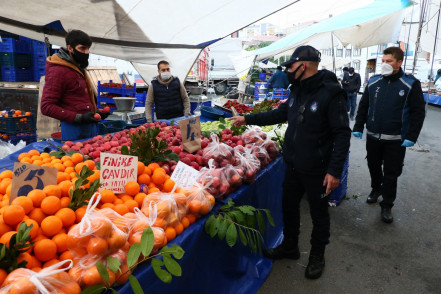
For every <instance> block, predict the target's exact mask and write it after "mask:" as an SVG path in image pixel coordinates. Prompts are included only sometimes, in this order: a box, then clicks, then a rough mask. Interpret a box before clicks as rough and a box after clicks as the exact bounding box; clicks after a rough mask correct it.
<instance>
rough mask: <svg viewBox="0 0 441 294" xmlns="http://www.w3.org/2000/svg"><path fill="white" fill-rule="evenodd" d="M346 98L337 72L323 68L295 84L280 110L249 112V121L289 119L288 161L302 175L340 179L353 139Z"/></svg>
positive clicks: (285, 154) (285, 153) (268, 122)
mask: <svg viewBox="0 0 441 294" xmlns="http://www.w3.org/2000/svg"><path fill="white" fill-rule="evenodd" d="M346 100H347V97H346V93H345V92H344V90H343V89H342V88H341V87H340V85H339V83H338V81H337V77H336V76H335V74H333V73H332V72H330V71H327V70H321V71H319V72H318V73H317V74H315V75H313V76H311V77H309V78H307V79H304V80H302V81H301V82H300V85H299V86H291V93H290V96H289V98H288V100H287V101H286V102H285V103H282V104H281V105H280V106H279V108H278V109H275V110H272V111H268V112H264V113H258V114H251V115H247V116H245V120H246V123H247V124H256V125H271V124H276V123H283V122H286V121H288V129H287V130H286V133H285V141H284V145H283V157H284V159H285V161H286V162H287V163H288V164H289V165H290V166H291V167H293V168H294V170H295V171H297V172H299V173H302V174H309V175H324V174H325V173H329V174H331V175H332V176H334V177H336V178H340V176H341V173H342V171H343V166H344V163H345V161H346V157H347V154H348V151H349V146H350V139H351V129H350V128H349V119H348V115H347V112H346V104H347V102H346ZM303 107H304V110H303V112H302V109H303ZM300 117H303V119H301V118H300Z"/></svg>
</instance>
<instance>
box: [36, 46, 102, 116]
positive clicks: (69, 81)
mask: <svg viewBox="0 0 441 294" xmlns="http://www.w3.org/2000/svg"><path fill="white" fill-rule="evenodd" d="M87 112H96V101H95V96H94V94H93V88H92V83H91V81H90V78H89V76H88V75H87V73H86V72H85V71H83V70H81V69H79V68H78V66H76V65H75V64H74V62H73V61H72V60H71V58H70V56H69V54H68V52H67V50H66V49H65V48H61V50H60V51H59V52H58V53H56V54H54V55H52V56H49V57H48V58H47V59H46V77H45V85H44V88H43V95H42V97H41V113H42V114H44V115H47V116H50V117H53V118H55V119H58V120H60V121H65V122H69V123H72V122H74V119H75V116H76V115H77V114H83V113H87Z"/></svg>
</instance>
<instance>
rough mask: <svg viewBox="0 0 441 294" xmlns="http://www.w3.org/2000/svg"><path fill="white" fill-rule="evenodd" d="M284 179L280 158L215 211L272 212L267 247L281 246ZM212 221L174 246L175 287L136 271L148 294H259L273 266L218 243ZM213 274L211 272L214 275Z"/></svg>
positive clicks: (2, 164) (126, 289)
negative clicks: (179, 251)
mask: <svg viewBox="0 0 441 294" xmlns="http://www.w3.org/2000/svg"><path fill="white" fill-rule="evenodd" d="M52 144H53V145H58V146H60V144H58V143H53V142H51V144H48V142H45V141H43V142H36V143H32V144H30V145H28V146H26V147H25V148H23V149H21V150H19V151H17V152H15V153H13V154H11V155H9V156H7V157H5V158H3V159H2V160H0V169H2V170H3V169H9V170H10V169H12V167H13V164H14V162H16V161H17V159H18V156H19V154H21V153H23V152H27V151H29V150H39V151H41V152H43V150H44V148H52V149H53V145H52ZM283 174H284V163H283V160H282V158H281V157H278V158H277V159H276V160H274V161H273V162H272V163H270V164H269V165H268V166H267V167H266V168H264V169H263V170H261V171H260V172H259V174H258V176H257V178H256V180H255V182H254V183H252V184H250V185H243V186H242V187H241V188H240V189H239V190H237V191H236V192H234V193H232V194H230V195H229V196H228V198H227V199H225V200H223V201H220V202H218V203H217V204H216V206H215V207H214V209H213V211H216V210H217V209H218V208H219V206H221V205H222V204H223V203H226V201H227V200H228V199H233V200H234V201H235V203H236V204H237V205H244V204H247V205H252V206H254V207H256V208H267V209H269V210H270V211H271V213H272V216H273V218H274V221H275V224H276V226H275V227H269V226H268V227H267V230H266V232H265V233H264V235H263V237H264V239H265V246H268V247H272V246H275V245H277V244H278V243H279V242H280V241H281V238H282V219H281V188H282V185H281V184H282V183H281V182H282V179H283V177H281V175H283ZM206 220H207V217H204V218H201V219H199V220H197V221H196V222H195V223H194V224H192V225H190V226H189V228H188V229H187V230H185V231H184V232H183V233H182V234H181V235H179V236H178V237H177V238H176V239H175V240H173V241H172V242H170V243H169V244H170V245H171V244H178V245H180V246H181V247H182V248H183V249H184V250H185V255H184V257H183V258H182V259H181V260H180V261H179V263H180V265H181V267H182V271H183V272H182V277H179V278H177V277H175V278H174V279H173V282H172V283H171V284H164V283H163V282H161V281H160V280H159V279H158V278H157V277H156V275H155V274H154V272H153V270H152V267H151V266H150V265H149V263H144V264H142V265H141V266H140V267H138V268H137V269H136V271H135V272H134V275H135V276H136V277H137V278H138V280H139V281H140V283H141V285H142V287H143V289H144V291H145V293H164V292H169V293H177V292H183V293H208V292H210V293H231V292H234V293H251V292H255V291H257V289H258V288H259V287H260V285H261V284H262V283H263V282H264V281H265V279H266V277H267V276H268V274H269V272H270V270H271V266H272V261H271V260H269V259H266V258H263V257H262V256H260V255H254V254H252V253H251V252H250V249H249V248H247V247H244V246H242V245H239V244H238V245H236V246H235V247H233V248H229V247H228V246H227V244H226V243H225V242H222V241H219V240H218V239H212V238H210V236H209V235H207V234H206V233H205V229H204V225H205V222H206ZM208 269H209V270H208ZM118 291H119V293H132V292H131V291H132V290H131V287H130V285H129V284H128V283H126V284H125V285H123V286H122V287H121V288H120V289H118Z"/></svg>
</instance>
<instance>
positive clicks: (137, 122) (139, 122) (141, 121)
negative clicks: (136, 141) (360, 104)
mask: <svg viewBox="0 0 441 294" xmlns="http://www.w3.org/2000/svg"><path fill="white" fill-rule="evenodd" d="M145 123H147V119H146V118H145V117H142V118H137V119H132V124H135V125H142V124H145Z"/></svg>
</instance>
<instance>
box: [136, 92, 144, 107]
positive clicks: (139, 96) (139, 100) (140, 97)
mask: <svg viewBox="0 0 441 294" xmlns="http://www.w3.org/2000/svg"><path fill="white" fill-rule="evenodd" d="M135 98H136V102H135V107H145V100H146V99H147V92H146V91H144V92H143V93H136V94H135Z"/></svg>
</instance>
